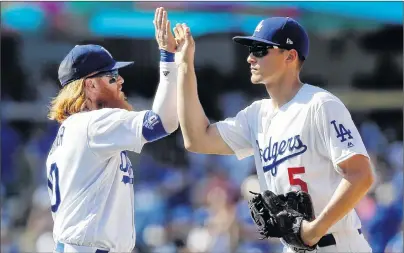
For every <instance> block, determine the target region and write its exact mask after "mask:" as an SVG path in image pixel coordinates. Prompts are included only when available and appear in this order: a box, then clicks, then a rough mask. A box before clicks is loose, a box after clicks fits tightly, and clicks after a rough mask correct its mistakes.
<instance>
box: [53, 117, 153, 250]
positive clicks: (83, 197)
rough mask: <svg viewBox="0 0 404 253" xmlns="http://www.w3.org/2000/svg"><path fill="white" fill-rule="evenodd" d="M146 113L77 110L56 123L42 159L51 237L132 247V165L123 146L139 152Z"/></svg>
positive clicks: (109, 246)
mask: <svg viewBox="0 0 404 253" xmlns="http://www.w3.org/2000/svg"><path fill="white" fill-rule="evenodd" d="M146 112H147V111H142V112H133V111H131V112H129V111H126V110H122V109H101V110H95V111H89V112H81V113H77V114H74V115H72V116H70V117H69V118H68V119H66V120H65V121H64V122H63V124H62V125H61V126H60V128H59V131H58V134H57V137H56V139H55V142H54V144H53V146H52V149H51V151H50V153H49V156H48V159H47V162H46V166H47V175H48V188H49V194H50V196H51V199H52V201H51V203H52V207H51V209H52V216H53V220H54V230H53V236H54V240H55V241H59V242H62V243H67V244H73V245H79V246H88V247H97V248H100V249H109V250H110V251H114V252H130V251H131V250H132V249H133V248H134V246H135V240H136V236H135V227H134V225H135V224H134V223H135V221H134V212H133V210H134V190H133V170H132V164H131V162H130V160H129V159H128V157H127V151H134V152H136V153H140V151H141V149H142V146H143V144H144V143H145V142H146V141H145V140H144V138H142V125H143V120H144V117H145V114H146ZM125 150H127V151H125ZM67 193H69V194H67ZM111 214H119V215H111ZM90 242H91V243H90Z"/></svg>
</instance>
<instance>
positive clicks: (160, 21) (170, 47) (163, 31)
mask: <svg viewBox="0 0 404 253" xmlns="http://www.w3.org/2000/svg"><path fill="white" fill-rule="evenodd" d="M153 24H154V29H155V35H156V41H157V44H158V45H159V48H160V49H163V50H166V51H168V52H171V53H175V51H176V48H177V43H176V41H175V38H174V35H173V33H172V32H171V25H170V21H169V20H167V11H166V10H165V9H164V8H163V7H159V8H157V9H156V13H155V14H154V20H153Z"/></svg>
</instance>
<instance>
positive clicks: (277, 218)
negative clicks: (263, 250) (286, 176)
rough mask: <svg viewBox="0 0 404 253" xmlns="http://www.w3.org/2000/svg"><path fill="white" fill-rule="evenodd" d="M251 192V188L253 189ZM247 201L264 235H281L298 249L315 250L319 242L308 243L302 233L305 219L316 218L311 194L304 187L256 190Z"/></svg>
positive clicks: (280, 236)
mask: <svg viewBox="0 0 404 253" xmlns="http://www.w3.org/2000/svg"><path fill="white" fill-rule="evenodd" d="M250 192H251V191H250ZM251 193H252V194H254V195H255V196H254V197H253V198H252V199H251V200H250V201H249V202H248V205H249V208H250V211H251V217H252V219H253V220H254V222H255V224H256V225H257V226H258V232H259V233H260V234H261V235H262V236H263V237H262V238H260V239H265V238H268V237H278V238H282V240H283V241H284V242H285V243H286V244H287V245H288V246H290V247H291V248H293V249H294V250H295V251H299V250H309V251H310V250H314V249H315V248H316V245H314V246H309V245H306V244H305V243H304V242H303V240H302V238H301V236H300V227H301V224H302V221H303V220H308V221H312V220H314V209H313V204H312V201H311V197H310V195H308V194H307V193H305V192H303V191H298V192H288V193H287V194H285V195H276V194H275V193H273V192H271V191H268V190H267V191H264V192H263V193H261V194H259V193H254V192H251Z"/></svg>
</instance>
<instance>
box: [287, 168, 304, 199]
mask: <svg viewBox="0 0 404 253" xmlns="http://www.w3.org/2000/svg"><path fill="white" fill-rule="evenodd" d="M304 172H305V168H304V167H292V168H288V175H289V183H290V185H298V186H300V189H301V190H302V191H304V192H307V193H309V190H308V188H307V184H306V182H304V181H303V180H301V179H300V178H296V177H295V175H297V174H303V173H304Z"/></svg>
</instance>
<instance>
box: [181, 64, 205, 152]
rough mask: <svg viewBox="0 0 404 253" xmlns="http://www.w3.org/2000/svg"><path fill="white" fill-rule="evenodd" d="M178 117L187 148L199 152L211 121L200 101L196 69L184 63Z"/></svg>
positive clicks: (182, 65)
mask: <svg viewBox="0 0 404 253" xmlns="http://www.w3.org/2000/svg"><path fill="white" fill-rule="evenodd" d="M178 117H179V121H180V126H181V131H182V135H183V137H184V145H185V147H186V148H187V149H188V150H191V151H196V152H197V150H198V149H200V147H198V145H199V146H201V145H203V138H204V135H205V134H206V130H207V128H208V126H209V120H208V118H207V117H206V114H205V112H204V110H203V108H202V105H201V103H200V101H199V97H198V89H197V81H196V74H195V68H194V65H193V64H190V63H182V64H180V66H179V69H178Z"/></svg>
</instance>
